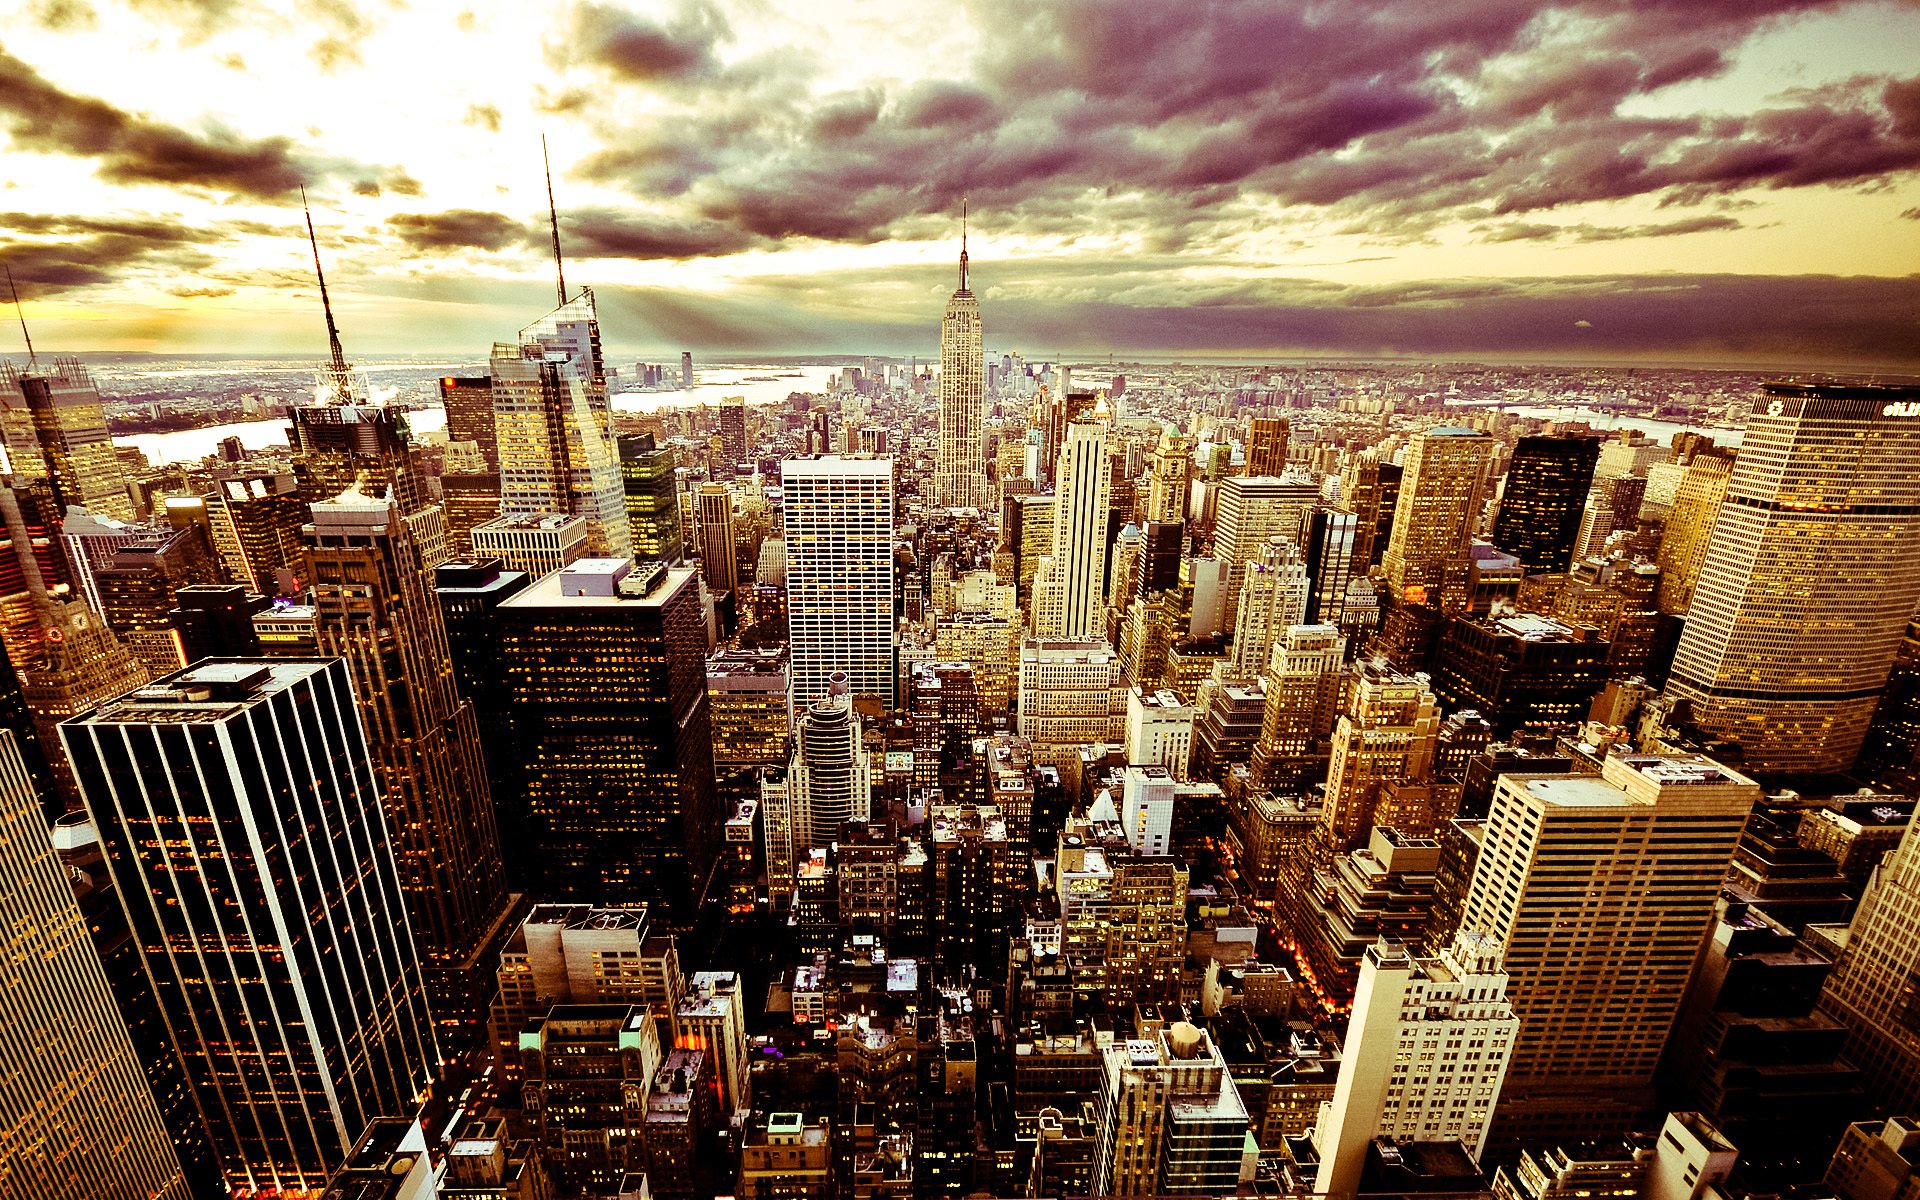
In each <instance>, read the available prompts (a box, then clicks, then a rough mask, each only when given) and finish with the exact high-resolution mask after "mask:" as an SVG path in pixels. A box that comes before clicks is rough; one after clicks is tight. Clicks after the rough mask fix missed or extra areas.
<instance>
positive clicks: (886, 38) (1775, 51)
mask: <svg viewBox="0 0 1920 1200" xmlns="http://www.w3.org/2000/svg"><path fill="white" fill-rule="evenodd" d="M513 16H514V19H512V20H509V19H508V14H507V13H505V12H504V11H495V12H487V11H484V10H480V9H469V10H461V11H454V10H452V9H449V8H447V7H442V6H427V7H416V8H411V9H407V10H404V11H393V12H385V11H372V10H368V11H362V10H360V9H357V8H355V7H353V6H351V5H349V4H345V3H342V4H334V5H329V6H327V7H326V9H325V11H324V12H322V13H320V14H319V15H318V17H317V18H316V19H314V20H313V21H311V22H309V23H308V25H309V26H310V28H307V29H306V32H305V33H304V35H303V36H293V35H291V33H290V28H291V27H290V26H289V24H288V20H289V18H288V16H287V15H286V14H283V13H281V12H280V11H279V10H278V8H277V7H276V6H275V5H273V4H269V3H264V2H262V3H244V4H223V5H205V6H201V5H157V4H137V5H134V6H133V7H131V8H126V7H122V6H121V5H119V4H116V3H107V4H102V5H100V6H98V7H96V6H95V5H93V4H92V3H90V0H39V2H37V3H35V4H32V5H30V6H29V7H28V9H27V10H26V11H24V12H22V13H20V14H18V15H17V17H16V18H15V19H12V20H10V21H7V22H6V23H5V27H4V32H0V77H4V78H5V79H6V80H7V81H8V84H9V86H8V88H7V89H5V92H6V96H7V97H8V98H7V99H5V100H4V101H0V128H4V129H5V131H6V132H7V134H8V136H9V139H10V145H11V147H12V148H13V150H14V151H15V153H14V154H12V155H10V156H9V158H8V161H7V162H6V163H5V164H4V165H0V186H4V187H5V189H6V191H7V193H8V197H9V199H8V201H7V202H6V203H5V205H4V207H5V208H6V209H8V210H10V211H7V212H6V213H4V214H3V215H0V236H4V237H5V239H6V241H5V244H4V245H0V258H4V259H5V260H6V262H7V264H8V266H9V267H10V269H11V270H12V271H13V273H14V277H15V280H16V282H17V283H18V284H19V285H20V286H21V288H22V291H23V298H24V300H25V307H26V316H27V318H28V320H29V321H30V323H31V324H32V326H33V328H34V330H35V332H36V334H37V335H38V339H39V342H40V344H41V345H42V347H43V348H45V347H56V346H57V347H60V348H63V349H69V348H70V349H78V350H102V351H104V350H132V349H150V350H161V351H166V352H172V353H191V352H193V351H196V350H200V351H205V350H211V349H219V350H231V349H234V348H243V349H247V350H251V351H253V352H257V353H263V354H264V353H306V352H310V351H317V349H318V342H317V338H316V337H315V334H314V329H313V319H312V308H313V307H314V297H313V296H312V295H311V294H310V293H311V291H312V289H311V286H310V284H309V280H308V276H307V272H306V264H305V261H304V254H305V248H304V247H303V246H302V245H301V244H300V243H301V240H302V239H300V238H299V236H298V235H299V233H301V232H303V230H301V228H300V223H299V220H298V215H297V214H296V213H295V212H294V206H295V205H296V203H297V192H298V188H299V187H300V186H302V185H306V186H308V188H309V190H310V191H311V192H312V194H313V198H314V200H315V204H316V214H315V215H316V225H317V226H318V229H319V232H320V236H321V240H322V242H323V244H324V245H325V246H326V247H327V254H328V257H329V266H330V268H331V269H332V271H333V273H334V275H335V277H336V283H335V287H334V290H335V292H336V303H337V308H338V310H339V317H340V323H341V327H342V334H343V336H344V337H345V338H346V339H347V341H348V342H349V343H350V344H351V345H352V346H353V347H354V348H355V349H356V350H357V351H358V352H360V353H362V354H370V355H371V354H388V353H395V352H401V351H407V352H431V351H437V350H442V349H447V350H451V349H454V348H457V347H471V346H475V345H484V344H486V342H487V341H488V340H489V339H490V338H491V337H492V336H493V335H494V334H495V333H496V332H497V331H498V329H500V328H513V327H516V326H517V323H518V321H519V319H520V317H519V316H518V315H517V314H523V313H524V312H525V311H527V310H528V309H531V308H533V307H534V305H535V304H537V303H538V301H537V299H536V297H539V296H541V295H542V294H543V293H544V294H550V290H549V289H550V281H551V272H550V257H549V255H550V246H549V243H548V230H547V228H546V224H547V222H546V220H545V217H546V213H545V211H544V210H545V208H546V205H545V203H544V201H545V199H546V197H545V192H544V179H543V177H542V175H541V173H540V170H539V161H538V150H539V146H538V142H539V140H540V138H541V137H542V136H543V135H544V136H546V137H547V138H548V139H549V140H550V142H551V144H552V149H553V161H554V166H555V175H556V191H557V194H558V199H559V207H560V210H561V211H560V220H559V226H560V234H561V237H562V240H563V243H564V245H565V247H566V250H567V254H568V257H569V259H570V260H572V261H573V262H574V263H575V276H576V282H590V283H592V284H593V285H594V287H595V290H596V295H597V296H598V298H599V301H600V306H601V310H602V319H603V320H604V321H605V322H606V324H607V326H608V328H609V339H610V341H612V342H616V343H618V344H621V345H633V346H639V347H647V348H649V349H654V348H657V349H660V350H667V349H678V348H680V347H683V346H690V347H693V348H694V349H695V350H697V351H701V352H723V353H725V352H732V353H740V354H753V353H767V354H771V353H801V354H805V353H827V352H877V353H899V354H910V353H922V354H928V353H929V352H930V351H931V350H932V349H933V348H934V347H933V341H934V339H933V338H932V337H931V336H930V335H929V330H930V329H933V328H937V320H938V314H939V311H940V308H941V305H942V303H943V302H944V300H945V296H946V292H947V290H949V289H950V287H951V284H950V282H949V281H950V280H951V262H952V255H953V250H954V243H955V242H956V241H957V234H958V225H959V221H958V216H959V212H958V210H959V206H960V199H961V197H962V195H967V194H970V195H971V199H972V207H973V211H974V220H973V222H972V225H973V231H972V232H973V242H974V245H973V250H974V252H975V255H974V257H975V260H976V270H975V281H976V285H977V286H978V287H979V289H980V295H981V298H982V302H983V304H984V305H985V306H986V307H987V308H988V309H989V310H990V311H991V313H992V314H993V315H992V318H991V320H990V322H989V328H988V331H987V336H988V340H989V344H990V346H991V347H992V348H994V349H1023V350H1026V351H1028V352H1031V353H1053V352H1060V353H1069V354H1076V353H1077V354H1083V355H1084V354H1093V353H1102V352H1108V351H1118V352H1121V353H1128V352H1139V353H1153V354H1165V355H1171V356H1180V355H1187V356H1189V357H1193V356H1200V355H1207V354H1211V355H1236V354H1238V355H1262V354H1265V355H1280V354H1288V353H1299V354H1331V355H1341V356H1356V357H1359V356H1382V357H1408V356H1411V357H1420V356H1437V357H1459V356H1467V357H1473V356H1484V357H1490V358H1527V357H1560V358H1564V359H1567V360H1569V361H1573V360H1577V361H1662V362H1690V363H1691V362H1698V363H1728V364H1731V363H1754V364H1764V363H1772V364H1782V365H1791V364H1796V363H1806V364H1816V365H1827V366H1861V367H1882V368H1886V367H1901V366H1907V365H1910V364H1912V363H1913V362H1914V361H1916V351H1915V350H1914V341H1913V339H1912V337H1911V326H1910V321H1909V320H1908V319H1907V318H1906V317H1905V315H1904V314H1906V313H1910V312H1911V311H1912V310H1913V309H1914V308H1915V307H1916V306H1920V277H1916V276H1915V275H1914V274H1912V272H1911V264H1913V263H1914V262H1920V183H1916V181H1915V178H1914V169H1915V167H1916V166H1920V79H1915V78H1906V77H1904V75H1903V72H1904V71H1905V70H1906V69H1907V64H1906V62H1905V60H1904V59H1903V58H1902V57H1901V54H1900V49H1899V48H1900V47H1902V46H1906V45H1911V44H1912V43H1913V41H1914V39H1915V38H1916V37H1920V12H1916V10H1914V9H1913V7H1912V6H1911V5H1903V4H1893V3H1872V2H1866V0H1833V2H1830V3H1822V2H1819V0H1813V2H1810V3H1808V2H1801V0H1793V2H1785V0H1783V2H1780V3H1765V4H1747V5H1710V6H1704V7H1703V6H1692V7H1691V8H1690V10H1689V11H1688V12H1687V14H1686V15H1685V17H1684V18H1681V17H1678V16H1676V15H1675V14H1674V13H1673V12H1671V11H1669V10H1667V9H1666V8H1665V6H1659V5H1645V4H1630V3H1599V2H1594V3H1583V4H1558V5H1551V6H1546V7H1541V6H1536V5H1524V6H1522V5H1502V4H1485V3H1482V4H1456V5H1449V6H1447V7H1445V8H1443V9H1440V10H1434V11H1425V10H1422V11H1420V12H1418V13H1417V14H1416V13H1415V10H1412V9H1409V8H1407V7H1405V6H1391V5H1370V6H1362V7H1361V8H1360V9H1357V10H1353V11H1351V12H1350V14H1348V16H1349V18H1350V20H1349V21H1347V22H1335V21H1329V20H1326V19H1324V17H1323V16H1322V15H1320V14H1319V13H1318V11H1317V10H1314V9H1311V8H1309V7H1307V6H1304V5H1296V4H1281V5H1258V6H1256V5H1236V4H1227V5H1220V6H1217V7H1216V9H1215V10H1214V11H1212V12H1210V13H1209V14H1208V17H1207V19H1206V20H1203V21H1185V20H1182V19H1180V17H1179V14H1178V12H1177V10H1175V9H1174V8H1172V7H1170V6H1163V5H1159V4H1149V5H1127V6H1116V7H1113V8H1110V9H1109V8H1100V9H1092V10H1087V9H1082V8H1081V7H1078V6H1075V5H1064V4H1063V5H1054V6H1045V7H1040V8H1036V9H1032V10H1030V11H1029V10H1026V9H1021V10H1017V11H1015V10H1008V11H1004V12H1003V11H1001V9H1000V8H999V7H997V6H996V4H994V3H993V2H991V0H980V2H979V3H977V4H973V5H969V6H962V7H960V8H958V9H955V10H952V11H950V12H945V11H943V12H942V13H939V14H932V13H929V14H918V15H915V16H914V17H912V18H911V19H901V18H900V17H899V16H898V14H892V13H887V12H884V11H883V10H881V9H880V7H879V6H877V5H873V4H863V3H854V2H848V3H843V4H839V5H835V6H832V7H830V8H827V9H824V10H823V9H820V8H819V7H817V6H808V7H807V8H804V9H800V8H795V7H791V6H788V7H781V6H769V7H756V8H753V9H751V10H748V9H746V8H742V7H740V6H736V5H725V4H716V3H709V2H706V0H687V2H684V3H678V4H668V5H640V4H636V5H634V6H632V7H621V6H618V5H596V4H578V5H574V6H571V7H568V8H564V9H559V10H556V11H554V12H553V13H552V14H550V15H549V16H547V17H545V18H544V20H543V21H541V22H537V23H528V22H525V21H523V20H521V19H520V18H519V14H514V15H513ZM1356 34H1359V35H1363V36H1356ZM856 43H857V44H858V45H859V46H860V48H861V51H862V53H856V54H848V53H845V50H846V49H847V47H848V46H850V45H853V44H856ZM425 44H431V45H435V46H441V47H445V48H447V50H448V51H449V52H447V53H442V54H429V55H421V54H419V53H418V47H419V46H421V45H425ZM129 53H131V54H137V55H138V58H137V62H138V63H139V66H138V68H137V69H134V70H129V71H123V72H118V73H113V72H104V71H100V70H99V69H98V66H99V64H100V63H101V62H103V61H107V60H109V59H110V58H111V57H112V56H114V55H117V54H129ZM1115 63H1124V64H1126V68H1125V69H1124V70H1115V69H1112V68H1113V65H1114V64H1115ZM530 64H537V66H538V68H539V69H535V70H525V69H518V68H522V67H524V66H526V65H530ZM495 68H498V69H495ZM262 76H265V77H269V78H271V79H272V80H273V81H274V84H273V86H270V87H264V88H263V87H261V86H259V79H260V78H261V77H262ZM163 78H164V79H166V80H167V84H166V85H165V86H161V84H160V80H161V79H163ZM400 78H404V79H405V80H406V84H405V87H404V89H401V88H398V87H397V86H396V85H395V84H394V83H393V82H392V81H394V80H398V79H400ZM396 102H399V103H401V105H402V107H404V108H405V109H406V110H407V113H406V115H407V119H406V120H402V121H393V120H392V119H391V109H392V107H393V105H394V104H395V103H396ZM423 128H431V129H433V130H434V136H433V137H432V138H430V139H422V138H420V137H419V136H418V134H419V132H420V131H421V129H423ZM509 322H514V324H509ZM12 349H13V347H9V350H12Z"/></svg>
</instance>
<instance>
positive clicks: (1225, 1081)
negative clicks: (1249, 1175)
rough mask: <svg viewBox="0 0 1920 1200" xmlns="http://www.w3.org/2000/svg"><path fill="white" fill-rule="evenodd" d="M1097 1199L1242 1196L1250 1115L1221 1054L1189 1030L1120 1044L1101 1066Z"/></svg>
mask: <svg viewBox="0 0 1920 1200" xmlns="http://www.w3.org/2000/svg"><path fill="white" fill-rule="evenodd" d="M1098 1111H1099V1121H1100V1144H1099V1146H1098V1148H1097V1149H1096V1151H1095V1156H1094V1167H1093V1194H1094V1195H1096V1196H1179V1195H1192V1196H1226V1195H1231V1194H1232V1193H1233V1192H1234V1191H1236V1190H1237V1188H1238V1186H1239V1179H1240V1162H1241V1158H1242V1156H1243V1155H1244V1153H1245V1148H1246V1137H1247V1127H1248V1124H1249V1122H1248V1119H1247V1109H1246V1106H1245V1105H1244V1104H1243V1103H1241V1100H1240V1093H1239V1090H1238V1089H1236V1088H1235V1087H1234V1084H1233V1074H1232V1072H1230V1071H1229V1070H1228V1069H1227V1064H1226V1060H1225V1059H1224V1058H1223V1057H1222V1056H1221V1053H1220V1047H1219V1046H1218V1045H1217V1044H1216V1043H1215V1042H1214V1040H1213V1039H1212V1038H1211V1037H1209V1036H1208V1035H1207V1034H1206V1033H1205V1032H1204V1031H1202V1030H1200V1029H1198V1028H1196V1027H1195V1026H1193V1025H1191V1024H1189V1023H1187V1022H1185V1021H1177V1022H1175V1023H1173V1024H1171V1025H1167V1026H1165V1027H1163V1028H1161V1029H1159V1030H1158V1031H1157V1032H1155V1033H1154V1034H1153V1035H1152V1036H1150V1037H1139V1038H1128V1039H1125V1040H1116V1041H1115V1042H1114V1043H1113V1045H1112V1046H1110V1047H1108V1048H1107V1049H1106V1050H1105V1052H1104V1054H1103V1056H1102V1061H1101V1071H1100V1098H1099V1109H1098Z"/></svg>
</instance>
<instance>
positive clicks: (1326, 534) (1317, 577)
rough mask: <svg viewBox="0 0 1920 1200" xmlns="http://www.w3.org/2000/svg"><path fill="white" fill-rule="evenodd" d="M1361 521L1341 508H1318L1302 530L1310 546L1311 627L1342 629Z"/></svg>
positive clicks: (1309, 616)
mask: <svg viewBox="0 0 1920 1200" xmlns="http://www.w3.org/2000/svg"><path fill="white" fill-rule="evenodd" d="M1359 532H1360V519H1359V518H1358V517H1356V516H1355V515H1354V514H1352V513H1350V512H1347V511H1345V510H1344V509H1338V508H1327V507H1325V506H1318V505H1317V506H1315V507H1314V509H1313V511H1312V512H1310V513H1308V514H1307V521H1306V524H1305V525H1304V526H1302V528H1301V537H1302V539H1303V540H1304V541H1305V542H1306V551H1307V577H1308V579H1309V581H1310V583H1311V585H1312V587H1311V590H1310V591H1308V593H1307V618H1306V619H1307V624H1309V625H1338V624H1340V622H1341V620H1342V619H1343V618H1344V617H1345V616H1346V612H1347V585H1348V584H1349V583H1351V582H1352V581H1353V558H1354V547H1355V546H1356V545H1357V544H1358V541H1357V539H1358V537H1359Z"/></svg>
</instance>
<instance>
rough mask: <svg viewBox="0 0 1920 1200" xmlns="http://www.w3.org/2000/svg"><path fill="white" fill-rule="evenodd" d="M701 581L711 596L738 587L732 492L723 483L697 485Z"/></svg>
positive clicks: (738, 567) (738, 565)
mask: <svg viewBox="0 0 1920 1200" xmlns="http://www.w3.org/2000/svg"><path fill="white" fill-rule="evenodd" d="M700 577H701V578H702V579H704V580H706V581H707V590H708V591H711V592H731V591H733V590H734V589H735V588H737V587H738V586H739V584H740V564H739V562H738V560H737V558H736V556H735V552H734V540H733V492H732V490H731V489H729V488H728V487H727V485H726V484H724V483H703V484H701V485H700Z"/></svg>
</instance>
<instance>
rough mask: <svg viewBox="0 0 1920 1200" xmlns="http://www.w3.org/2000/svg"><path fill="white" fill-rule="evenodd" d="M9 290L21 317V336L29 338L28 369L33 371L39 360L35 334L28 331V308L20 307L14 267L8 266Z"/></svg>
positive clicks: (15, 313)
mask: <svg viewBox="0 0 1920 1200" xmlns="http://www.w3.org/2000/svg"><path fill="white" fill-rule="evenodd" d="M7 290H8V291H9V292H12V293H13V313H14V315H15V316H17V317H19V318H20V336H21V337H23V338H25V339H27V369H28V370H29V371H31V370H32V369H33V368H34V364H35V363H36V362H37V360H36V359H35V358H34V356H33V335H32V334H31V333H28V332H27V310H26V309H24V308H21V307H20V289H19V287H18V286H16V285H15V284H14V282H13V267H12V266H11V265H9V266H8V267H7Z"/></svg>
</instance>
